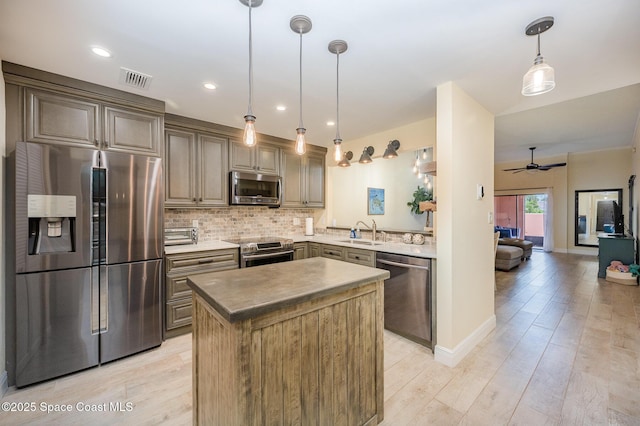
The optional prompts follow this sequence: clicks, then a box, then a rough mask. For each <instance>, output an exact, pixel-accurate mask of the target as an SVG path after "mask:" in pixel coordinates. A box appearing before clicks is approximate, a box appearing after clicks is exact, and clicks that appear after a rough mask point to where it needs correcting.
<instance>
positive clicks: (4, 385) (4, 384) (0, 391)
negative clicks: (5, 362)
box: [0, 370, 9, 398]
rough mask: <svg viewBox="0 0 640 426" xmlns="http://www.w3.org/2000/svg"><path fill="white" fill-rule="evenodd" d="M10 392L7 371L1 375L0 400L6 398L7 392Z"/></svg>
mask: <svg viewBox="0 0 640 426" xmlns="http://www.w3.org/2000/svg"><path fill="white" fill-rule="evenodd" d="M8 390H9V379H8V378H7V371H6V370H5V371H3V372H2V374H0V398H2V397H3V396H5V394H6V393H7V391H8Z"/></svg>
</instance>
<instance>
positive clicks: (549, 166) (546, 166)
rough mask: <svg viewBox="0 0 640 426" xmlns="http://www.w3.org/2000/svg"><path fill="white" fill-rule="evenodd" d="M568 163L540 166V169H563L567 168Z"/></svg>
mask: <svg viewBox="0 0 640 426" xmlns="http://www.w3.org/2000/svg"><path fill="white" fill-rule="evenodd" d="M566 165H567V163H553V164H545V165H544V166H540V168H543V167H544V168H545V169H550V168H551V167H562V166H566Z"/></svg>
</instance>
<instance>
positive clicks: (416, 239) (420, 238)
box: [411, 234, 424, 244]
mask: <svg viewBox="0 0 640 426" xmlns="http://www.w3.org/2000/svg"><path fill="white" fill-rule="evenodd" d="M411 241H412V242H413V244H424V235H422V234H413V237H412V239H411Z"/></svg>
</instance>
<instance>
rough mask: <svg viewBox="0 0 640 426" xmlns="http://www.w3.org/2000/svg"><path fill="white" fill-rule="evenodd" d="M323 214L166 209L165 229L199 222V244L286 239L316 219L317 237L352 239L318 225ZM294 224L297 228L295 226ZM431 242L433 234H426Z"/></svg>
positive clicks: (397, 238) (367, 234)
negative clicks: (322, 235)
mask: <svg viewBox="0 0 640 426" xmlns="http://www.w3.org/2000/svg"><path fill="white" fill-rule="evenodd" d="M321 213H322V211H320V210H316V209H282V208H281V209H270V208H268V207H250V206H234V207H219V208H211V209H165V211H164V227H165V228H184V227H191V226H192V224H193V221H194V220H197V221H198V239H199V241H216V240H225V239H236V238H239V237H267V236H276V237H286V236H290V235H303V234H304V232H305V219H306V218H307V217H315V219H316V220H315V229H314V232H315V234H324V235H329V236H338V237H344V238H349V228H335V227H325V226H324V225H322V224H320V225H319V224H318V222H319V220H318V219H319V217H318V216H321ZM294 222H295V224H294ZM405 232H406V231H400V230H387V231H386V235H383V234H382V233H379V234H378V235H377V237H378V240H383V239H386V241H390V242H402V237H403V235H404V234H405ZM423 234H424V235H426V236H427V238H426V240H427V241H432V240H433V238H432V237H431V235H430V233H423ZM362 238H366V239H371V231H369V230H367V229H362Z"/></svg>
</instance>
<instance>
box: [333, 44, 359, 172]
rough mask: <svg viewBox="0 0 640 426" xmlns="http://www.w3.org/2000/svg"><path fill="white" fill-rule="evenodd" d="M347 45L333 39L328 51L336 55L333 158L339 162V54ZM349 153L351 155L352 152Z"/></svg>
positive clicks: (340, 152)
mask: <svg viewBox="0 0 640 426" xmlns="http://www.w3.org/2000/svg"><path fill="white" fill-rule="evenodd" d="M348 47H349V46H348V45H347V42H346V41H344V40H333V41H332V42H330V43H329V52H331V53H333V54H335V55H336V138H335V139H334V140H333V146H334V147H335V152H334V157H333V158H334V159H335V160H336V161H339V162H340V163H342V162H343V160H344V157H343V155H342V138H341V137H340V54H341V53H344V52H346V51H347V48H348ZM349 152H351V151H349ZM351 155H352V156H353V153H351ZM350 159H351V158H349V160H350ZM340 163H338V165H339V166H340V165H341V164H340ZM349 165H350V164H349V161H347V164H346V165H342V167H347V166H349Z"/></svg>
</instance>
